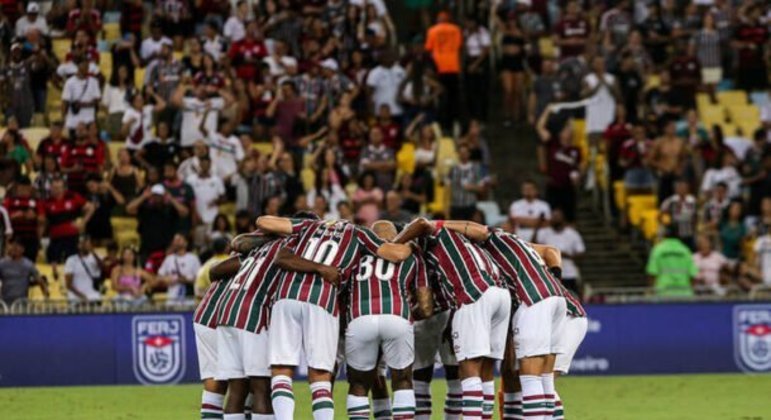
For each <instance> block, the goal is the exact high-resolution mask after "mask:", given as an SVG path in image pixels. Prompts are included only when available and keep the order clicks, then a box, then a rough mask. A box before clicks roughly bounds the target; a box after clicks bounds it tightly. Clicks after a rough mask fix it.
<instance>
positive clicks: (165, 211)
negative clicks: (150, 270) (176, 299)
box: [126, 184, 189, 259]
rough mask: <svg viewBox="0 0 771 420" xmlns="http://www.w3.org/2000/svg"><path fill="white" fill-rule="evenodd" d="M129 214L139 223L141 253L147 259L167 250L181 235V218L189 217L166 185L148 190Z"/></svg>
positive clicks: (159, 185) (154, 186)
mask: <svg viewBox="0 0 771 420" xmlns="http://www.w3.org/2000/svg"><path fill="white" fill-rule="evenodd" d="M126 212H127V213H128V214H129V215H134V216H136V217H137V220H139V227H138V229H137V231H138V232H139V243H140V244H141V248H140V250H139V253H140V255H141V256H142V258H143V259H144V258H147V257H148V256H149V255H151V254H152V253H154V252H157V251H163V250H165V249H166V247H167V246H168V245H169V244H170V243H171V240H172V238H173V237H174V234H175V233H176V231H177V226H178V225H179V220H180V218H182V217H185V216H187V215H188V214H189V210H188V207H187V206H185V205H184V204H181V203H180V202H179V201H177V200H176V199H174V198H172V197H171V195H170V194H168V192H167V191H166V188H164V186H163V184H155V185H153V186H152V187H148V188H146V189H145V190H144V192H143V193H142V195H140V196H139V197H137V198H135V199H134V200H133V201H131V202H130V203H129V204H128V205H127V206H126Z"/></svg>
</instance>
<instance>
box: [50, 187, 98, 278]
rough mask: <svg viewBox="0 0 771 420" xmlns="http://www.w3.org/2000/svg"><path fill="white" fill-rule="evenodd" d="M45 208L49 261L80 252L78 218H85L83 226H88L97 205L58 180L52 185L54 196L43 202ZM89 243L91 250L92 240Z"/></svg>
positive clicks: (56, 260) (63, 258)
mask: <svg viewBox="0 0 771 420" xmlns="http://www.w3.org/2000/svg"><path fill="white" fill-rule="evenodd" d="M43 207H44V209H45V218H46V222H47V231H48V238H49V244H48V249H46V260H47V261H48V263H49V264H54V263H57V262H61V261H64V260H65V259H67V258H68V257H69V256H71V255H73V254H76V253H77V252H78V248H79V245H78V237H79V236H80V227H79V225H78V219H79V218H80V217H82V218H83V221H82V222H80V226H82V225H84V224H87V223H88V221H89V220H90V219H91V216H92V215H93V213H94V206H93V205H92V204H91V203H88V202H87V201H86V200H85V199H83V197H82V196H81V195H79V194H78V193H76V192H72V191H68V190H67V187H66V186H65V184H64V181H63V180H62V179H56V180H54V181H53V182H52V183H51V197H50V198H48V199H47V200H45V201H44V202H43ZM87 243H88V246H89V247H90V245H91V240H90V239H89V240H88V241H87ZM89 250H90V248H89Z"/></svg>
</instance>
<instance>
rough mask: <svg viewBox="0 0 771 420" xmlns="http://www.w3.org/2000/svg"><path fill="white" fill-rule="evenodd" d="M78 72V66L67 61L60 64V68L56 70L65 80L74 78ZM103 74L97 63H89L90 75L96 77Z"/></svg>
mask: <svg viewBox="0 0 771 420" xmlns="http://www.w3.org/2000/svg"><path fill="white" fill-rule="evenodd" d="M77 72H78V66H77V65H76V64H75V63H74V62H72V61H65V62H64V63H62V64H59V67H57V68H56V74H57V75H58V76H59V77H61V78H62V79H64V80H67V79H69V78H70V77H72V76H74V75H75V73H77ZM101 72H102V70H101V69H100V68H99V66H98V65H97V64H96V63H94V62H89V63H88V74H89V75H91V76H94V77H96V76H98V75H99V73H101Z"/></svg>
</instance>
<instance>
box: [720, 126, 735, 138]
mask: <svg viewBox="0 0 771 420" xmlns="http://www.w3.org/2000/svg"><path fill="white" fill-rule="evenodd" d="M718 125H719V126H720V129H721V130H723V136H725V137H734V136H736V126H735V125H733V124H728V123H722V124H718Z"/></svg>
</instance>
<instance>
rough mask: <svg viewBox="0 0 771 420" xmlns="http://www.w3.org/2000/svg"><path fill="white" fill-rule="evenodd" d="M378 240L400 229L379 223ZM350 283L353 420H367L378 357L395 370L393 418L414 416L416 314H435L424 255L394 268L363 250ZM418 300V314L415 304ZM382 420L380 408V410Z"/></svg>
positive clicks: (350, 408) (348, 350) (375, 227)
mask: <svg viewBox="0 0 771 420" xmlns="http://www.w3.org/2000/svg"><path fill="white" fill-rule="evenodd" d="M372 230H373V231H374V233H375V234H376V235H377V236H378V239H380V240H381V241H382V243H385V241H389V240H393V238H394V237H395V236H396V227H395V226H394V224H393V223H391V222H389V221H385V220H380V221H377V222H375V223H374V224H373V225H372ZM353 272H354V273H356V274H355V278H354V279H352V280H354V281H351V282H349V283H347V287H348V291H347V293H346V295H347V296H348V299H347V300H348V314H347V316H348V320H349V321H348V327H347V329H346V332H345V359H346V361H347V364H348V370H347V374H348V382H349V384H350V387H349V389H348V398H347V406H348V407H347V408H348V418H350V419H365V418H366V419H368V418H369V414H370V408H369V398H368V396H367V395H368V394H369V391H370V389H371V388H372V387H373V382H374V381H375V379H376V376H377V372H376V368H377V365H378V355H379V354H380V352H381V348H382V358H383V360H384V362H385V364H386V365H387V366H388V367H389V368H390V369H391V385H392V388H393V390H394V401H393V409H392V412H393V418H394V420H400V419H412V418H414V416H415V393H414V391H413V388H412V363H413V361H414V359H415V347H414V334H413V327H412V320H413V316H416V317H418V318H425V317H426V316H427V315H429V314H430V313H431V310H432V302H431V290H430V289H429V287H428V283H427V277H426V266H425V262H424V261H423V258H422V257H421V256H420V255H419V254H412V255H411V256H410V257H409V258H407V259H406V260H404V261H402V262H400V263H397V264H394V263H392V262H390V261H387V260H385V259H383V258H380V257H378V256H376V255H374V254H372V253H370V252H363V253H362V255H361V258H360V259H359V261H358V264H357V265H356V267H355V268H354V270H353ZM411 300H412V301H413V302H414V301H417V303H418V305H417V308H416V310H415V311H413V310H412V309H411V308H410V306H411V305H410V301H411ZM375 410H376V413H375V417H376V418H378V413H377V411H378V407H375Z"/></svg>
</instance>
